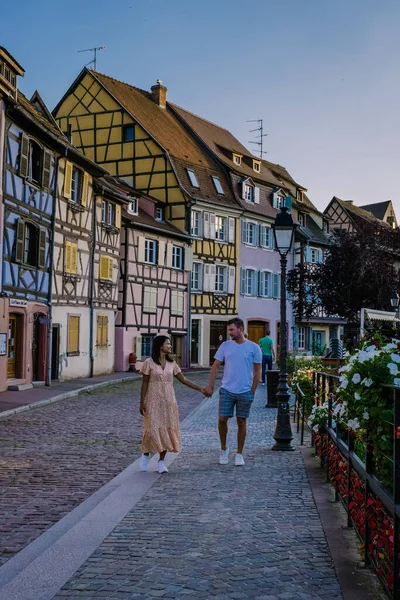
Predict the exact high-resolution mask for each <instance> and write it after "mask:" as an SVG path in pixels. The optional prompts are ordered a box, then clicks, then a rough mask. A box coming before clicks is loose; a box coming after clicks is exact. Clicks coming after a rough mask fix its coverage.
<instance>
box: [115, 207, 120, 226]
mask: <svg viewBox="0 0 400 600" xmlns="http://www.w3.org/2000/svg"><path fill="white" fill-rule="evenodd" d="M115 227H116V228H117V229H121V205H120V204H116V205H115Z"/></svg>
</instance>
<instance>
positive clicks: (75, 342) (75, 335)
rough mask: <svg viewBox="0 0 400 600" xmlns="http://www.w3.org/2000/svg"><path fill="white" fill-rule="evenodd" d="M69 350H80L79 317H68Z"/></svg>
mask: <svg viewBox="0 0 400 600" xmlns="http://www.w3.org/2000/svg"><path fill="white" fill-rule="evenodd" d="M68 352H79V317H75V316H69V317H68Z"/></svg>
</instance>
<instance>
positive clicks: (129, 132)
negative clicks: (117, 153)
mask: <svg viewBox="0 0 400 600" xmlns="http://www.w3.org/2000/svg"><path fill="white" fill-rule="evenodd" d="M134 139H135V126H134V125H124V126H123V127H122V141H123V142H133V141H134Z"/></svg>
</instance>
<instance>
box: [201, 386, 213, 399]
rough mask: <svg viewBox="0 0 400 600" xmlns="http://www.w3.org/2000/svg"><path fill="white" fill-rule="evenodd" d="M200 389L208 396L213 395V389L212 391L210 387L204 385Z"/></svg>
mask: <svg viewBox="0 0 400 600" xmlns="http://www.w3.org/2000/svg"><path fill="white" fill-rule="evenodd" d="M200 391H201V393H202V394H203V395H204V396H205V397H206V398H210V396H212V391H211V392H210V389H209V388H206V387H202V388H201V390H200Z"/></svg>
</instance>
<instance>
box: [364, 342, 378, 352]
mask: <svg viewBox="0 0 400 600" xmlns="http://www.w3.org/2000/svg"><path fill="white" fill-rule="evenodd" d="M374 350H376V346H375V344H372V346H367V347H366V348H365V351H366V352H373V351H374Z"/></svg>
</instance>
